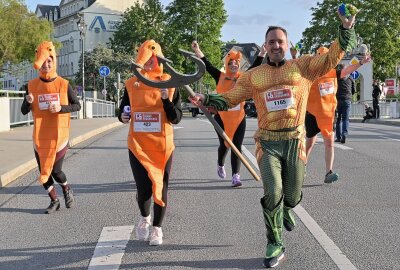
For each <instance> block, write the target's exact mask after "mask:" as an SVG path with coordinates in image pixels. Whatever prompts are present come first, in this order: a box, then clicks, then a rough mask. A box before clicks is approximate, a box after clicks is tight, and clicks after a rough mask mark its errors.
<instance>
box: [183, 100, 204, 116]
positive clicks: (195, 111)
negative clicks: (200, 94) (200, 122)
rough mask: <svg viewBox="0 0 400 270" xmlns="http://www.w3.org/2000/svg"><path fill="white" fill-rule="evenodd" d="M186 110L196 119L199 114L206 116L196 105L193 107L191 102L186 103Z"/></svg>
mask: <svg viewBox="0 0 400 270" xmlns="http://www.w3.org/2000/svg"><path fill="white" fill-rule="evenodd" d="M186 108H187V109H188V110H189V112H190V113H191V114H192V117H196V116H197V115H198V114H204V113H203V111H202V110H200V109H199V108H197V107H196V106H195V105H193V104H192V103H190V102H187V103H186Z"/></svg>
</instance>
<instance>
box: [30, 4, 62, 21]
mask: <svg viewBox="0 0 400 270" xmlns="http://www.w3.org/2000/svg"><path fill="white" fill-rule="evenodd" d="M38 10H39V11H40V13H42V14H41V15H42V16H44V15H45V14H48V13H49V12H50V11H52V12H53V14H54V11H55V10H57V14H58V18H60V7H59V6H50V5H40V4H39V5H37V6H36V11H35V13H36V14H38ZM58 18H55V20H56V19H58Z"/></svg>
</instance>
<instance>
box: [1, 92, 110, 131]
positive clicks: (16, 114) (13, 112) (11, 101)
mask: <svg viewBox="0 0 400 270" xmlns="http://www.w3.org/2000/svg"><path fill="white" fill-rule="evenodd" d="M24 94H25V92H24V91H10V90H0V132H1V131H8V130H10V128H11V127H13V126H18V125H23V124H28V125H29V124H31V123H32V122H33V119H32V113H28V114H26V115H23V114H22V113H21V105H22V102H23V101H24ZM80 102H81V105H82V107H83V101H82V100H81V101H80ZM85 103H86V104H85V105H86V118H95V117H114V116H115V102H111V101H105V100H100V99H93V98H86V102H85ZM71 118H75V119H82V118H84V116H83V108H82V109H81V110H80V111H79V112H73V113H71Z"/></svg>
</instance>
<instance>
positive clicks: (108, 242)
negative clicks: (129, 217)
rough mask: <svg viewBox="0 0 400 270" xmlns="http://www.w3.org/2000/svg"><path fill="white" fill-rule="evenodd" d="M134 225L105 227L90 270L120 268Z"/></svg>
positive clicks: (115, 269)
mask: <svg viewBox="0 0 400 270" xmlns="http://www.w3.org/2000/svg"><path fill="white" fill-rule="evenodd" d="M133 227H134V226H133V225H132V226H119V227H104V228H103V230H102V232H101V235H100V238H99V241H98V242H97V245H96V248H95V250H94V254H93V257H92V259H91V260H90V263H89V267H88V270H105V269H107V270H118V269H119V266H120V265H121V260H122V256H123V255H124V253H125V248H126V245H127V244H128V241H129V239H130V237H131V233H132V230H133Z"/></svg>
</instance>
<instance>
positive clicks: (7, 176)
mask: <svg viewBox="0 0 400 270" xmlns="http://www.w3.org/2000/svg"><path fill="white" fill-rule="evenodd" d="M122 125H123V124H122V123H120V122H116V123H112V124H109V125H107V126H103V127H101V128H98V129H95V130H92V131H89V132H87V133H85V134H83V135H80V136H78V137H76V138H72V139H70V147H72V146H74V145H77V144H79V143H81V142H83V141H86V140H88V139H90V138H92V137H94V136H96V135H98V134H101V133H103V132H105V131H107V130H110V129H113V128H116V127H119V126H122ZM35 168H37V163H36V159H31V160H29V161H27V162H25V163H23V164H21V165H20V166H18V167H17V168H15V169H12V170H11V171H8V172H6V173H4V174H2V175H1V176H0V188H2V187H5V186H6V185H8V184H10V183H11V182H13V181H14V180H15V179H17V178H18V177H20V176H22V175H24V174H26V173H27V172H29V171H31V170H33V169H35Z"/></svg>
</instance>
